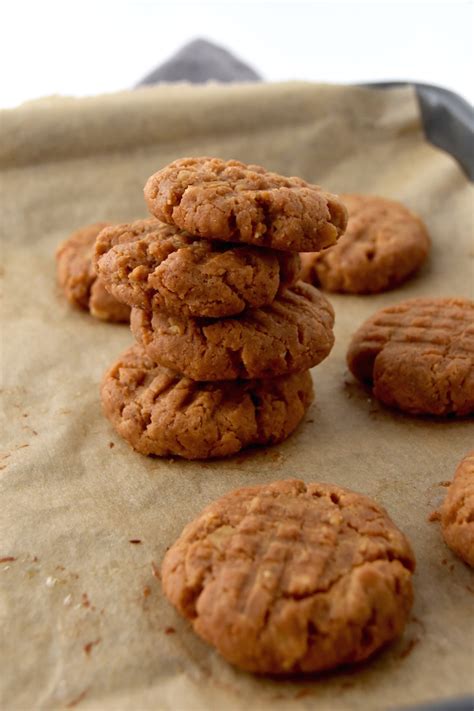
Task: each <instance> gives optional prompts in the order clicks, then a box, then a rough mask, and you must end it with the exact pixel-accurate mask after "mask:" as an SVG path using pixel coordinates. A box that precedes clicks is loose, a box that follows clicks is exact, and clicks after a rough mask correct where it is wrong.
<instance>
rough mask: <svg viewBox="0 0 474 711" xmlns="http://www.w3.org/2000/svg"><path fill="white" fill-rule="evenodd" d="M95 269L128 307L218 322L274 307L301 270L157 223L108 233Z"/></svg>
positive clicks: (295, 263)
mask: <svg viewBox="0 0 474 711" xmlns="http://www.w3.org/2000/svg"><path fill="white" fill-rule="evenodd" d="M95 265H96V270H97V273H98V274H99V276H100V278H101V279H102V280H103V281H104V283H105V284H106V285H107V288H108V289H109V290H110V291H111V292H112V293H113V294H114V295H115V296H116V297H117V299H119V301H123V302H125V303H127V304H129V305H130V306H136V307H138V308H144V309H148V310H160V311H166V312H168V313H173V314H178V315H181V316H184V317H189V316H191V317H199V316H204V317H212V318H222V317H224V316H233V315H235V314H239V313H240V312H241V311H243V310H244V309H246V308H258V307H260V306H265V305H267V304H271V302H272V301H273V300H274V298H275V296H276V295H277V293H278V291H279V290H281V289H283V288H285V287H287V286H291V285H292V284H294V283H295V281H296V280H297V278H298V274H299V271H300V259H299V256H298V255H297V254H295V253H290V252H276V251H271V250H267V249H258V248H256V247H249V246H246V245H233V244H227V243H225V242H216V241H209V240H200V239H196V238H194V237H191V235H188V234H187V233H186V232H183V231H180V230H178V229H177V228H176V227H172V226H171V225H167V224H164V223H162V222H159V221H158V220H139V221H137V222H134V223H132V224H131V225H113V226H110V227H107V228H106V229H104V230H102V232H101V233H100V235H99V237H98V238H97V241H96V246H95Z"/></svg>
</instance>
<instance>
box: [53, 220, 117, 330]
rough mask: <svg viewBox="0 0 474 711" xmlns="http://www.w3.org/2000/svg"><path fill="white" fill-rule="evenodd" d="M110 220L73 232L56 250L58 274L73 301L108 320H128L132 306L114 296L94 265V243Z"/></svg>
mask: <svg viewBox="0 0 474 711" xmlns="http://www.w3.org/2000/svg"><path fill="white" fill-rule="evenodd" d="M108 224H109V223H108V222H97V223H95V224H93V225H88V226H87V227H83V228H82V229H80V230H77V231H76V232H73V233H72V235H71V236H70V237H68V239H67V240H65V241H64V242H63V243H62V244H61V245H59V247H58V249H57V251H56V261H57V277H58V282H59V285H60V286H61V288H62V290H63V292H64V294H65V296H66V298H67V300H68V301H69V303H71V304H73V305H74V306H77V307H79V308H81V309H84V310H86V311H90V312H91V314H92V315H93V316H95V317H96V318H99V319H102V320H104V321H128V320H129V318H130V308H129V307H128V306H126V305H125V304H122V303H120V302H119V301H117V299H115V298H114V297H113V296H111V295H110V294H109V293H108V292H107V290H106V289H105V287H104V284H103V283H102V282H101V280H100V279H98V278H97V275H96V273H95V270H94V267H93V265H92V254H93V252H94V244H95V240H96V237H97V235H98V234H99V232H100V231H101V230H102V229H103V228H104V227H107V226H108Z"/></svg>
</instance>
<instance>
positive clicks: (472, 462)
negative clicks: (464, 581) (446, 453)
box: [441, 449, 474, 568]
mask: <svg viewBox="0 0 474 711" xmlns="http://www.w3.org/2000/svg"><path fill="white" fill-rule="evenodd" d="M441 530H442V532H443V537H444V540H445V541H446V543H447V545H448V546H449V547H450V548H451V549H452V550H453V551H454V552H455V553H456V555H458V556H459V557H460V558H462V559H463V560H464V561H465V562H466V563H467V564H468V565H470V566H471V567H473V568H474V449H473V450H472V451H471V452H469V454H467V455H466V456H465V457H464V459H463V460H462V461H461V462H460V464H459V466H458V468H457V469H456V473H455V475H454V479H453V482H452V484H451V486H450V487H449V489H448V493H447V496H446V498H445V500H444V502H443V505H442V507H441Z"/></svg>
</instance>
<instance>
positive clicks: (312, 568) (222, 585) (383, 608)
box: [161, 480, 415, 674]
mask: <svg viewBox="0 0 474 711" xmlns="http://www.w3.org/2000/svg"><path fill="white" fill-rule="evenodd" d="M414 568H415V559H414V556H413V552H412V550H411V547H410V544H409V543H408V541H407V539H406V538H405V536H404V535H403V534H402V533H401V532H400V531H399V529H398V528H397V527H396V526H395V525H394V523H393V522H392V521H391V520H390V518H389V516H388V514H387V512H386V511H385V509H383V508H382V507H381V506H379V505H378V504H377V503H375V501H373V500H372V499H369V498H368V497H366V496H362V495H360V494H356V493H354V492H351V491H348V490H347V489H341V488H339V487H337V486H334V485H332V484H319V483H311V484H305V483H303V482H302V481H298V480H289V481H278V482H274V483H272V484H266V485H263V486H253V487H249V488H245V489H238V490H236V491H231V492H230V493H229V494H227V495H225V496H223V497H222V498H220V499H218V500H217V501H214V502H213V503H212V504H210V506H208V507H207V508H206V509H205V510H204V511H203V512H202V513H201V514H200V515H199V516H198V517H197V518H196V519H195V520H194V521H193V522H192V523H190V524H188V525H187V526H186V528H185V529H184V531H183V532H182V534H181V535H180V537H179V538H178V540H177V541H176V542H175V543H174V544H173V545H172V546H171V548H170V549H169V551H168V552H167V553H166V555H165V558H164V561H163V566H162V570H161V573H162V581H163V589H164V592H165V594H166V596H167V597H168V598H169V600H170V601H171V602H172V604H173V605H174V606H175V607H176V608H177V610H178V611H179V612H180V613H181V614H182V615H183V616H184V617H185V618H186V619H188V620H189V621H190V622H191V623H192V625H193V628H194V630H195V631H196V632H197V634H198V635H200V636H201V637H202V638H203V639H204V640H206V642H209V643H210V644H212V645H214V646H215V647H216V648H217V650H218V651H219V652H220V653H221V654H222V656H223V657H225V659H227V661H229V662H231V663H232V664H235V665H236V666H238V667H240V668H242V669H245V670H247V671H252V672H258V673H265V674H288V673H301V672H316V671H322V670H325V669H332V668H334V667H337V666H339V665H342V664H349V663H352V662H359V661H361V660H363V659H366V658H367V657H369V656H370V655H371V654H373V653H374V652H375V651H376V650H378V649H379V648H380V647H382V646H383V645H385V644H387V643H388V642H390V641H391V640H393V639H394V638H395V637H397V636H398V635H400V634H401V632H402V630H403V627H404V625H405V623H406V621H407V617H408V613H409V611H410V608H411V605H412V601H413V592H412V581H411V579H412V573H413V571H414Z"/></svg>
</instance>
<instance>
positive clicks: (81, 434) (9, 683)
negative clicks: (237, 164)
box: [0, 83, 474, 711]
mask: <svg viewBox="0 0 474 711" xmlns="http://www.w3.org/2000/svg"><path fill="white" fill-rule="evenodd" d="M1 121H2V124H1V126H2V128H1V139H0V166H1V168H2V171H1V179H2V190H1V198H2V229H3V250H4V257H5V291H4V302H3V320H2V377H3V401H4V407H3V413H4V420H3V424H2V438H3V447H2V450H3V451H2V455H1V456H2V460H1V462H0V466H1V468H2V470H1V472H0V476H1V499H0V500H1V509H0V510H1V514H0V518H1V537H0V558H2V561H3V562H2V563H1V564H0V568H1V570H0V576H1V577H0V580H1V591H2V597H1V604H0V615H1V626H2V633H1V660H0V670H1V672H0V677H1V690H2V691H1V693H2V696H1V699H2V700H1V701H0V705H1V707H2V708H4V709H50V708H71V707H74V706H77V707H79V708H80V709H84V710H86V709H100V710H101V711H108V710H114V711H115V710H119V709H133V710H135V709H160V710H161V709H163V710H165V711H166V710H168V709H173V710H183V711H188V710H189V711H191V710H194V709H219V710H221V709H225V710H226V711H227V710H233V709H277V710H280V709H282V710H283V709H290V708H291V709H310V708H312V709H314V708H317V709H328V710H329V709H330V710H331V711H338V710H339V709H350V710H351V711H357V710H358V709H361V710H362V709H364V711H365V710H366V709H383V708H388V707H394V706H402V705H404V704H409V703H415V702H421V701H427V700H430V699H436V698H445V697H450V696H456V695H460V694H465V693H467V692H469V691H471V690H472V689H473V678H474V677H473V675H472V672H473V671H474V668H473V635H472V619H473V612H474V605H473V602H474V595H473V593H474V580H473V575H472V572H471V571H469V570H468V569H467V567H465V566H464V565H463V564H462V563H461V562H460V561H459V560H457V559H456V558H455V557H454V556H453V555H452V554H451V553H450V552H449V550H448V549H447V548H446V547H445V546H444V544H443V543H442V540H441V536H440V532H439V528H438V525H437V524H433V523H428V522H427V515H428V514H429V513H430V511H432V510H433V509H434V508H435V507H436V506H437V505H438V504H439V502H440V501H441V500H442V498H443V496H444V494H445V489H443V488H442V487H441V486H440V482H442V481H444V480H446V479H449V478H451V476H452V474H453V472H454V469H455V466H456V463H457V462H458V460H459V459H460V458H461V457H462V456H463V455H464V454H465V453H466V452H467V450H468V449H469V448H471V447H472V442H473V428H472V422H469V421H467V420H464V421H432V420H431V421H430V420H429V419H421V418H420V419H416V418H410V417H405V416H402V415H401V414H397V413H395V412H391V411H388V410H385V409H384V408H383V407H382V406H380V405H378V404H377V402H375V401H374V400H372V399H371V398H370V396H369V395H368V394H367V392H365V391H364V390H362V389H361V387H360V386H359V385H357V384H356V383H355V382H354V381H353V380H352V378H351V377H350V376H349V375H348V373H347V371H346V367H345V360H344V357H345V351H346V348H347V344H348V340H349V337H350V335H351V333H352V332H353V331H354V330H355V328H356V327H357V326H358V325H359V324H360V323H361V322H362V320H364V319H365V318H366V317H367V316H369V315H370V314H371V313H372V312H373V311H374V310H375V309H378V308H379V307H381V306H385V305H388V304H392V303H394V302H396V301H398V300H401V299H404V298H406V297H410V296H415V295H470V296H471V297H472V292H473V257H474V245H473V241H472V235H473V230H472V228H473V221H472V188H471V187H470V186H469V185H468V183H467V180H466V178H465V177H464V175H463V174H462V172H461V170H460V169H459V167H458V166H457V164H456V163H455V162H454V161H453V160H452V159H451V158H450V157H449V156H447V155H446V154H443V153H441V152H440V151H438V150H436V149H434V148H432V147H430V146H429V145H428V144H427V143H426V142H425V140H424V138H423V135H422V131H421V128H420V119H419V112H418V107H417V104H416V99H415V96H414V94H413V92H412V90H410V89H397V90H392V91H375V90H369V89H360V88H342V87H334V86H319V85H312V84H303V83H288V84H281V85H278V84H277V85H241V86H238V85H237V86H215V85H208V86H204V87H189V86H186V85H181V86H173V87H167V86H162V87H158V88H149V89H142V90H139V91H136V92H134V93H124V94H116V95H109V96H104V97H100V98H93V99H82V100H71V99H50V100H46V101H41V102H38V103H33V104H30V105H25V106H23V107H21V108H19V109H16V110H13V111H9V112H4V113H3V115H2V118H1ZM183 155H216V156H221V157H223V158H231V157H234V158H239V159H242V160H244V161H251V162H256V163H262V164H263V165H265V166H268V167H269V168H272V169H275V170H277V171H281V172H283V173H284V174H287V175H300V176H302V177H304V178H306V179H309V180H311V181H314V182H318V183H321V184H322V185H324V186H325V187H327V188H329V189H331V190H334V191H366V192H374V193H378V194H381V195H385V196H388V197H394V198H398V199H400V200H402V201H403V202H405V203H406V204H407V205H408V206H410V207H412V208H414V209H415V210H416V211H418V212H419V213H420V214H421V215H422V217H423V218H424V220H425V221H426V223H427V225H428V227H429V230H430V232H431V235H432V238H433V251H432V255H431V259H430V261H429V264H428V265H427V266H426V267H425V268H424V269H423V270H422V272H421V273H420V275H419V276H418V277H417V278H415V279H413V280H412V281H410V282H408V283H407V284H406V285H405V286H403V287H402V288H400V289H398V290H395V291H391V292H388V293H385V294H382V295H379V296H368V297H353V296H331V297H330V298H331V301H332V303H333V304H334V306H335V309H336V315H337V316H336V345H335V348H334V350H333V352H332V353H331V355H330V357H329V358H328V359H327V360H326V361H325V362H324V363H323V364H322V365H321V366H320V367H318V368H315V369H314V371H313V373H314V378H315V385H316V393H317V399H316V403H315V405H314V406H313V407H312V409H311V411H310V412H309V414H308V416H307V417H306V421H305V423H304V424H303V425H302V426H301V427H300V428H299V429H298V431H297V432H296V433H295V434H294V436H292V437H291V438H290V439H289V440H288V441H287V442H286V443H284V444H283V445H281V446H278V447H273V448H270V449H268V450H253V451H249V452H247V453H245V454H242V455H240V456H236V457H233V458H231V459H229V460H223V461H222V460H221V461H216V462H204V463H190V462H184V461H180V460H178V459H176V460H174V461H173V460H159V459H149V458H146V457H143V456H141V455H139V454H136V453H134V452H133V451H132V450H131V449H130V448H129V447H128V445H127V444H126V443H125V442H123V441H122V440H120V439H119V438H118V437H117V436H116V435H115V434H114V432H113V431H112V429H111V427H110V426H109V424H108V422H107V421H106V420H105V419H104V417H103V416H102V414H101V410H100V405H99V397H98V384H99V381H100V379H101V376H102V373H103V372H104V370H105V369H106V367H107V366H108V365H109V364H110V363H112V361H113V360H114V359H115V358H116V356H118V354H119V353H120V352H121V351H122V349H124V348H125V347H126V346H127V345H128V344H129V343H130V342H131V340H132V339H131V336H130V333H129V331H128V329H127V327H126V326H123V327H120V326H116V325H108V324H104V323H101V322H98V321H96V320H94V319H93V318H91V317H90V316H88V315H87V314H84V313H81V312H78V311H74V310H73V309H71V308H70V307H69V305H67V304H66V303H65V301H64V299H63V298H62V296H61V295H60V294H59V292H58V290H57V288H56V287H55V265H54V258H53V254H54V250H55V247H56V245H57V244H58V242H60V241H61V240H62V239H63V238H65V237H66V236H67V235H68V233H69V232H70V231H71V230H73V229H75V228H77V227H79V226H81V225H83V224H86V223H89V222H94V221H96V220H111V221H123V220H128V219H133V218H139V217H142V216H144V215H145V214H146V210H145V205H144V201H143V198H142V187H143V184H144V182H145V180H146V178H147V177H148V176H149V175H150V174H151V173H152V172H153V171H155V170H157V169H158V168H160V167H161V166H163V165H164V164H165V163H167V162H168V161H170V160H173V159H175V158H176V157H179V156H183ZM294 476H297V477H301V478H303V479H304V480H306V481H311V480H323V481H332V482H335V483H337V484H340V485H342V486H347V487H350V488H353V489H355V490H358V491H361V492H364V493H366V494H369V495H370V496H373V497H375V498H376V499H377V500H378V501H379V502H380V503H382V504H383V505H384V506H386V507H387V508H388V510H389V512H390V514H391V515H392V517H393V518H394V520H395V521H396V522H397V524H398V525H399V526H400V527H401V528H402V529H403V530H404V531H405V533H406V534H407V535H408V536H409V537H410V539H411V541H412V543H413V545H414V548H415V552H416V555H417V559H418V569H417V573H416V576H415V592H416V603H415V607H414V612H413V617H412V620H411V622H410V624H409V626H408V628H407V630H406V633H405V635H404V637H403V639H402V640H400V641H399V642H397V643H396V644H395V645H393V646H392V647H390V649H388V650H387V651H385V652H383V653H382V654H380V655H379V656H377V657H376V658H375V659H374V660H373V661H372V662H370V663H368V664H365V665H363V666H362V667H360V668H359V669H358V670H357V671H354V670H352V671H351V670H346V671H342V672H340V673H334V674H327V675H323V676H320V677H317V678H313V679H308V680H305V681H300V682H298V681H291V680H286V681H277V680H271V679H259V678H254V677H252V676H250V675H248V674H244V673H241V672H238V671H236V670H234V669H233V668H231V667H230V666H229V665H227V664H226V663H225V662H224V661H222V659H220V658H219V657H218V655H217V654H216V653H215V652H214V651H213V650H212V649H211V648H210V647H208V646H207V645H206V644H204V643H203V642H201V641H200V640H199V639H198V638H197V637H196V636H195V635H194V633H193V632H192V630H191V628H190V627H189V626H188V624H187V623H186V622H184V621H183V620H181V619H180V618H179V617H178V616H177V614H176V613H175V612H174V611H173V609H172V608H171V606H170V605H169V604H168V603H167V602H166V601H165V599H164V598H163V595H162V593H161V588H160V584H159V580H158V575H159V574H158V572H157V570H158V567H159V565H160V562H161V559H162V556H163V553H164V551H165V549H166V547H167V546H169V545H170V543H171V542H172V541H173V540H174V539H175V537H176V536H177V535H178V534H179V532H180V531H181V529H182V527H183V525H184V524H185V523H186V522H187V521H188V520H190V519H191V518H193V517H194V516H195V515H196V514H197V513H198V512H199V511H200V510H201V509H202V508H203V507H204V506H205V505H206V504H207V503H208V502H209V501H211V500H212V499H214V498H215V497H217V496H219V495H221V494H223V493H225V492H227V491H229V490H230V489H233V488H235V487H238V486H242V485H251V484H255V483H258V482H268V481H271V480H274V479H280V478H288V477H294ZM133 541H139V542H133ZM10 558H12V560H9V559H10ZM13 559H14V560H13Z"/></svg>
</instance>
